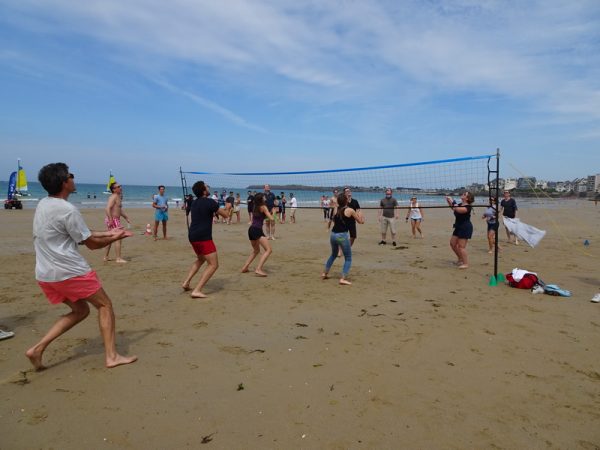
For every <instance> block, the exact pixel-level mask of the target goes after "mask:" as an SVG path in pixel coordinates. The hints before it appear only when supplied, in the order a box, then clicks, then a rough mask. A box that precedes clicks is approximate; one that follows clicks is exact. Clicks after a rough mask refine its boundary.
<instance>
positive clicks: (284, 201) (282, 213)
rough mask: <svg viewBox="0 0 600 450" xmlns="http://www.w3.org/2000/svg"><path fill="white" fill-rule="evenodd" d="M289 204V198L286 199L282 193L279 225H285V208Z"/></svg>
mask: <svg viewBox="0 0 600 450" xmlns="http://www.w3.org/2000/svg"><path fill="white" fill-rule="evenodd" d="M286 204H287V198H285V192H282V193H281V202H280V203H279V211H280V214H279V223H285V207H286Z"/></svg>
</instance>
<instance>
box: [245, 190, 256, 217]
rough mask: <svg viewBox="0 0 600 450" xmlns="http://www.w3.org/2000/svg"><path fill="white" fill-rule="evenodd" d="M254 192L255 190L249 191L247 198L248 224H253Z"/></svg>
mask: <svg viewBox="0 0 600 450" xmlns="http://www.w3.org/2000/svg"><path fill="white" fill-rule="evenodd" d="M254 194H255V192H253V191H248V198H247V199H246V205H247V206H248V225H252V212H253V210H254Z"/></svg>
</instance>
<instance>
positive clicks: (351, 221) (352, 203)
mask: <svg viewBox="0 0 600 450" xmlns="http://www.w3.org/2000/svg"><path fill="white" fill-rule="evenodd" d="M344 194H345V195H346V198H347V199H348V207H349V208H352V209H353V210H354V211H356V212H357V213H358V214H360V205H359V204H358V201H357V200H356V199H354V198H352V190H351V189H350V188H349V187H347V188H344ZM346 224H347V225H348V231H349V232H350V246H352V244H354V241H355V240H356V219H355V218H354V217H348V218H347V219H346Z"/></svg>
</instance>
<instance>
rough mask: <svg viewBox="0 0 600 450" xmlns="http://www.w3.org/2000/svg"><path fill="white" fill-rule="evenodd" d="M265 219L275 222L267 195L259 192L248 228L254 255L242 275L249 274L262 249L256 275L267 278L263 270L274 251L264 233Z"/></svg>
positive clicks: (249, 257) (249, 259)
mask: <svg viewBox="0 0 600 450" xmlns="http://www.w3.org/2000/svg"><path fill="white" fill-rule="evenodd" d="M265 218H268V219H269V220H274V219H273V216H272V215H271V213H269V208H267V205H266V203H265V194H263V193H262V192H259V193H258V194H256V195H255V196H254V212H253V213H252V223H251V224H250V227H249V228H248V239H250V244H252V253H251V254H250V256H248V259H247V260H246V264H244V267H242V273H246V272H248V268H249V267H250V264H252V261H254V258H256V257H257V256H258V255H259V254H260V248H261V247H262V248H263V254H262V256H261V257H260V259H259V261H258V266H256V269H255V270H254V273H255V274H256V275H258V276H259V277H266V276H267V274H266V273H265V271H264V270H263V266H264V264H265V262H266V261H267V258H269V256H270V255H271V253H272V251H273V250H271V244H270V243H269V241H268V239H267V237H266V236H265V233H264V232H263V222H264V220H265Z"/></svg>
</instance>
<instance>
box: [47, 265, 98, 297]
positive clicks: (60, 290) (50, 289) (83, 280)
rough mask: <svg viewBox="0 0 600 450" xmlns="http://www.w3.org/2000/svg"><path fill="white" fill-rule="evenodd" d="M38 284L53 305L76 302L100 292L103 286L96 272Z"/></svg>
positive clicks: (92, 271)
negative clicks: (66, 301) (67, 301)
mask: <svg viewBox="0 0 600 450" xmlns="http://www.w3.org/2000/svg"><path fill="white" fill-rule="evenodd" d="M38 284H39V285H40V287H41V288H42V291H44V294H46V297H47V298H48V301H49V302H50V303H52V304H53V305H56V304H58V303H62V302H64V301H65V300H69V301H71V302H76V301H77V300H81V299H83V298H88V297H89V296H90V295H92V294H95V293H96V292H98V291H99V290H100V289H101V288H102V285H101V284H100V280H99V279H98V275H96V272H95V271H94V270H91V271H89V272H88V273H86V274H85V275H80V276H78V277H73V278H68V279H66V280H63V281H38Z"/></svg>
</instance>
